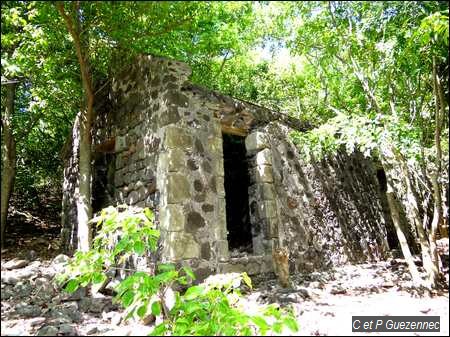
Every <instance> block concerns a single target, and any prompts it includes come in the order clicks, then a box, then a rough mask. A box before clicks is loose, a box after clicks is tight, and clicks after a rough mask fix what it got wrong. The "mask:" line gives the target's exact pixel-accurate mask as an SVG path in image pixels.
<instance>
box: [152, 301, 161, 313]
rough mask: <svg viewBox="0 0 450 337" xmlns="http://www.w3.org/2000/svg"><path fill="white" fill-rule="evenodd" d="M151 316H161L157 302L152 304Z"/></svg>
mask: <svg viewBox="0 0 450 337" xmlns="http://www.w3.org/2000/svg"><path fill="white" fill-rule="evenodd" d="M152 314H153V315H155V316H159V314H161V305H160V304H159V301H155V302H153V303H152Z"/></svg>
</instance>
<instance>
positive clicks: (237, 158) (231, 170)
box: [223, 134, 253, 253]
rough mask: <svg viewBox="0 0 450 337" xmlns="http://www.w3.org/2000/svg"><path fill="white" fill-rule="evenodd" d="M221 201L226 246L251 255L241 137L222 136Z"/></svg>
mask: <svg viewBox="0 0 450 337" xmlns="http://www.w3.org/2000/svg"><path fill="white" fill-rule="evenodd" d="M223 159H224V171H225V182H224V184H225V201H226V213H227V230H228V245H229V247H230V250H231V249H233V250H234V249H237V250H238V251H239V252H248V253H252V252H253V246H252V231H251V223H250V216H249V205H248V187H249V185H250V177H249V170H248V162H247V158H246V149H245V138H244V137H240V136H234V135H228V134H223Z"/></svg>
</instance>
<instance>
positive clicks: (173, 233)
mask: <svg viewBox="0 0 450 337" xmlns="http://www.w3.org/2000/svg"><path fill="white" fill-rule="evenodd" d="M190 74H191V69H190V68H189V66H187V65H186V64H185V63H182V62H178V61H174V60H169V59H165V58H160V57H154V56H144V55H141V56H139V57H138V58H137V59H136V60H135V62H134V63H133V64H132V65H130V66H129V67H127V68H126V69H125V70H124V71H123V72H122V73H120V74H119V75H118V76H116V77H114V78H112V79H111V81H110V85H109V86H105V87H104V88H103V89H102V90H101V91H100V92H99V94H97V105H96V107H95V108H96V111H97V121H96V127H95V133H94V141H93V142H94V144H93V149H94V151H95V153H94V158H95V162H94V177H93V208H94V211H99V210H100V209H101V208H102V207H106V206H108V205H111V204H113V205H115V204H122V203H126V204H128V205H138V206H142V207H143V206H148V207H150V208H152V209H154V210H155V213H156V219H157V224H158V226H159V229H160V230H161V239H160V240H161V243H160V245H161V247H162V248H161V249H162V250H161V252H160V259H161V260H162V261H172V262H188V263H190V264H191V266H192V267H193V268H194V270H195V271H196V272H197V274H199V275H200V277H201V276H202V275H203V276H206V275H208V274H211V273H215V272H230V271H247V272H248V273H249V274H250V275H255V274H259V273H265V272H271V271H273V265H272V249H273V247H281V246H282V247H287V248H288V250H289V253H290V258H289V266H290V270H291V272H308V271H313V270H319V269H322V268H327V267H330V266H333V265H340V264H345V263H358V262H364V261H372V260H380V259H384V258H386V257H387V256H388V255H389V251H390V249H392V248H393V247H395V245H396V244H397V243H396V242H395V239H393V237H395V234H394V235H392V233H393V226H392V224H391V220H390V217H389V210H388V209H387V202H386V199H385V195H384V192H385V191H384V190H383V188H384V186H383V184H384V183H385V182H384V183H383V172H382V171H380V170H377V168H376V167H375V166H374V164H373V163H372V162H371V161H370V160H368V159H366V158H364V157H363V156H362V155H361V154H360V153H354V154H353V155H347V154H345V153H339V154H338V155H336V156H335V157H333V158H329V159H325V160H321V161H316V162H313V163H307V162H306V161H305V160H304V158H302V157H301V155H299V153H298V151H297V150H296V147H295V145H294V144H293V143H292V142H291V141H290V139H289V138H288V137H287V134H288V132H289V131H290V130H292V129H297V130H303V129H305V126H304V125H302V124H301V123H300V122H299V121H298V120H296V119H294V118H291V117H287V116H286V115H284V114H281V113H277V112H274V111H270V110H268V109H266V108H263V107H260V106H257V105H255V104H252V103H249V102H245V101H241V100H237V99H234V98H231V97H229V96H225V95H222V94H220V93H217V92H215V91H212V90H208V89H205V88H202V87H200V86H197V85H195V84H193V83H191V82H190V81H189V76H190ZM75 129H76V128H74V130H75ZM74 132H75V131H74ZM77 147H78V145H77V144H76V142H72V145H71V146H70V151H66V155H65V156H66V157H65V163H66V164H65V171H64V199H63V220H62V222H63V230H62V233H63V238H64V240H65V243H66V245H67V246H68V247H69V248H71V249H73V248H75V247H74V242H76V204H75V201H74V199H73V196H74V191H75V186H76V184H77V181H76V179H77V175H76V172H77V169H78V167H77V156H76V155H77V151H78V148H77Z"/></svg>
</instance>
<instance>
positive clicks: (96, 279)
mask: <svg viewBox="0 0 450 337" xmlns="http://www.w3.org/2000/svg"><path fill="white" fill-rule="evenodd" d="M106 279H107V276H106V275H105V274H103V273H99V272H94V273H92V283H93V284H99V283H103V282H105V280H106Z"/></svg>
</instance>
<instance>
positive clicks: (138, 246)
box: [133, 241, 145, 255]
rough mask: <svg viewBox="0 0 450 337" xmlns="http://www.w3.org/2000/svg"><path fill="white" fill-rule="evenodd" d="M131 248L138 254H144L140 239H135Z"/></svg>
mask: <svg viewBox="0 0 450 337" xmlns="http://www.w3.org/2000/svg"><path fill="white" fill-rule="evenodd" d="M133 249H134V251H135V252H136V254H138V255H142V254H144V251H145V246H144V243H143V242H142V241H136V242H135V243H134V247H133Z"/></svg>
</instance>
